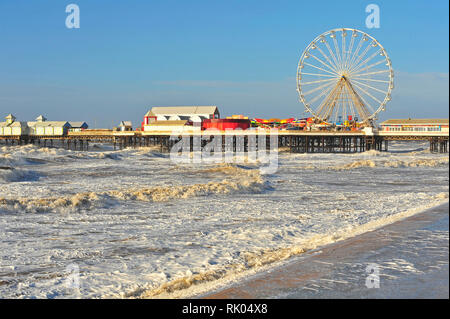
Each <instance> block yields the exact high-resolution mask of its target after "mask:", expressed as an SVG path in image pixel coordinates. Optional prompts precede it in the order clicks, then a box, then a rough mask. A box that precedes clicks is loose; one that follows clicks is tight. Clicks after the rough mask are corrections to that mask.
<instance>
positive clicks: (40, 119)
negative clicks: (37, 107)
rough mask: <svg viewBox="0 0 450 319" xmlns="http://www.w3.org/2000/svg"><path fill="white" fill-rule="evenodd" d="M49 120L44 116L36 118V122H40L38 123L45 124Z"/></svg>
mask: <svg viewBox="0 0 450 319" xmlns="http://www.w3.org/2000/svg"><path fill="white" fill-rule="evenodd" d="M46 120H47V118H45V116H43V115H39V116H38V117H37V118H36V121H38V122H44V121H46Z"/></svg>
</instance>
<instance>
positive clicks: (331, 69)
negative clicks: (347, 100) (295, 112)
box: [297, 28, 394, 123]
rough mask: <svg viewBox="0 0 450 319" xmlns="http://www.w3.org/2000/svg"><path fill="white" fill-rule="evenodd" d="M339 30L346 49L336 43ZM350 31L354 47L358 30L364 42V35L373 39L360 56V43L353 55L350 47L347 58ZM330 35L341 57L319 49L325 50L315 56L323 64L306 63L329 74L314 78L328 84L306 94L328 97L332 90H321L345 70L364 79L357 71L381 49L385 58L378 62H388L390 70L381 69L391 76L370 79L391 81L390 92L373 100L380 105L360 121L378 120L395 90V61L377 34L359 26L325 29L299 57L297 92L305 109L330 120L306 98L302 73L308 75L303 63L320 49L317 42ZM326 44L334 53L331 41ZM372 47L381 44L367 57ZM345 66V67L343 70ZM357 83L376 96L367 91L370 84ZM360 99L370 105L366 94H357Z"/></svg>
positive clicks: (316, 116) (371, 109) (318, 117)
mask: <svg viewBox="0 0 450 319" xmlns="http://www.w3.org/2000/svg"><path fill="white" fill-rule="evenodd" d="M338 32H342V33H341V35H342V38H343V45H344V48H343V49H342V48H339V46H338V45H337V44H336V38H335V37H336V34H337V33H338ZM347 32H349V33H351V34H350V36H351V37H352V40H351V45H352V46H353V44H354V39H353V38H354V37H355V36H354V34H355V33H356V34H358V33H359V34H358V36H359V37H361V39H360V41H359V42H362V41H363V39H364V38H365V39H367V40H364V41H368V40H372V42H371V43H370V44H369V45H367V47H366V49H365V51H366V52H364V54H362V53H361V55H359V56H357V54H359V52H358V51H359V49H361V47H360V45H359V44H358V46H359V48H358V50H357V49H355V51H354V52H353V55H352V52H351V50H352V49H353V48H350V51H349V52H350V54H349V56H347V57H345V59H346V60H344V51H345V37H346V36H347ZM329 35H330V37H331V36H332V35H334V36H335V37H334V38H333V37H331V38H333V42H334V43H333V44H334V47H335V49H336V50H337V52H334V53H336V55H338V56H329V57H325V56H324V53H323V51H322V50H321V51H320V52H321V53H322V56H321V58H318V57H315V56H314V58H315V60H317V61H319V62H320V63H321V64H320V66H321V67H317V66H313V65H311V64H307V65H310V66H312V67H315V68H316V69H320V70H321V71H322V72H325V73H326V74H323V73H322V74H321V75H320V76H321V77H323V78H324V79H323V80H317V81H315V82H316V84H318V83H327V84H324V85H322V84H321V85H320V86H318V87H316V88H314V89H313V90H310V91H308V93H307V94H310V93H312V92H313V91H317V93H318V94H319V96H320V95H322V96H326V95H327V94H328V95H329V94H330V91H328V92H325V91H323V90H322V89H323V88H324V87H325V86H327V85H328V83H330V81H333V79H336V80H337V81H338V78H339V76H342V74H343V72H344V71H346V72H350V73H351V74H350V75H353V77H357V79H360V80H363V79H361V78H359V77H358V76H359V75H357V74H356V73H357V71H358V70H359V69H358V68H357V67H361V66H364V65H365V64H366V63H367V62H368V61H369V60H370V59H371V58H373V57H374V56H375V54H377V53H378V52H380V55H382V56H384V60H381V61H378V62H377V63H376V64H381V63H383V62H386V64H385V65H386V66H387V67H388V69H387V70H385V71H382V72H386V73H388V79H387V80H386V81H381V80H373V79H371V80H372V81H379V82H386V83H388V85H387V91H386V92H382V93H383V94H384V95H385V96H384V99H383V100H382V101H381V100H380V99H374V100H375V101H376V102H377V103H379V105H378V107H377V108H376V109H375V107H372V106H371V107H370V110H368V111H367V112H368V113H367V114H366V116H365V118H363V119H362V120H361V121H360V122H361V123H363V122H370V121H374V120H376V119H377V115H378V113H380V112H381V111H385V110H386V104H387V102H388V101H390V100H391V92H392V89H393V88H394V71H393V69H392V62H391V60H390V58H389V56H388V54H387V52H386V50H385V49H384V47H383V46H382V45H381V44H380V43H379V42H378V41H377V40H376V39H375V38H374V37H372V36H370V35H369V34H367V33H365V32H363V31H360V30H358V29H354V28H336V29H332V30H329V31H326V32H324V33H322V34H321V35H319V36H318V37H316V38H315V39H314V40H313V41H311V43H310V44H309V45H308V46H307V47H306V49H305V50H304V51H303V54H302V55H301V57H300V60H299V63H298V67H297V92H298V94H299V98H300V101H301V102H302V103H303V105H304V106H305V108H306V110H307V111H308V112H310V113H311V114H312V115H313V116H314V117H315V118H316V119H319V120H321V121H325V120H327V119H324V118H321V116H319V114H317V112H316V111H317V110H313V107H312V106H311V105H310V104H309V103H308V101H307V99H306V98H305V94H304V93H305V92H304V91H303V86H304V83H302V75H305V74H308V73H305V72H304V73H302V69H303V66H304V64H305V63H306V62H305V59H306V58H309V57H310V56H312V54H311V53H309V52H310V50H312V49H316V48H318V45H317V43H318V42H319V41H321V40H323V39H325V42H326V40H327V38H326V37H327V36H329ZM322 43H324V42H322ZM374 44H375V45H374ZM326 45H327V48H328V51H329V53H330V54H333V53H332V52H333V50H331V51H330V48H329V43H326ZM336 46H337V47H336ZM371 46H372V47H377V46H378V47H379V50H378V51H377V52H375V54H373V56H370V57H364V55H365V54H366V53H367V51H368V50H370V47H371ZM339 49H342V55H341V56H339ZM319 50H320V48H319ZM347 52H348V51H347ZM324 58H325V61H323V60H321V59H324ZM349 59H350V60H349ZM363 59H365V60H364V62H362V63H361V60H363ZM374 64H375V63H374ZM322 65H323V66H322ZM326 65H327V66H328V68H327V67H326ZM343 67H345V70H344V69H343ZM371 67H372V66H371V65H369V66H365V68H363V70H364V69H366V70H368V69H370V68H371ZM359 71H361V70H359ZM373 73H377V72H373ZM378 73H380V72H378ZM309 74H310V73H309ZM328 74H331V75H328ZM355 74H356V76H355ZM316 75H319V74H316ZM350 79H351V78H350ZM365 80H367V79H365ZM312 83H314V82H309V83H308V84H312ZM356 83H358V84H356ZM356 83H354V85H355V86H357V87H358V88H359V90H360V91H363V92H365V94H366V95H367V96H371V97H372V98H373V95H371V94H370V93H369V92H368V90H369V88H367V87H364V88H362V87H361V85H364V84H361V83H360V82H358V81H356ZM336 85H338V83H337V82H336ZM366 86H367V85H366ZM372 89H375V90H377V91H380V90H379V89H376V88H373V87H372ZM321 90H322V91H321ZM347 90H349V89H347ZM349 93H350V92H349ZM307 94H306V95H307ZM367 96H366V98H367ZM316 98H317V96H316ZM358 98H359V100H360V101H361V103H363V104H368V103H367V102H366V100H365V99H364V97H359V96H358ZM369 106H370V105H369ZM369 113H371V114H370V115H369Z"/></svg>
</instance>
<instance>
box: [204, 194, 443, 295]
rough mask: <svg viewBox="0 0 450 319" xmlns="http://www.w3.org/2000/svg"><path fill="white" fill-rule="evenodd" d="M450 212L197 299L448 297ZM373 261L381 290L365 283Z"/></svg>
mask: <svg viewBox="0 0 450 319" xmlns="http://www.w3.org/2000/svg"><path fill="white" fill-rule="evenodd" d="M448 211H449V202H448V201H447V202H446V203H441V204H439V205H438V206H434V207H432V208H429V209H426V210H424V211H422V212H419V213H417V214H413V215H410V216H408V217H406V218H402V219H400V220H397V221H394V222H393V223H390V224H387V225H384V226H382V227H380V228H377V229H375V230H370V231H368V232H364V233H362V234H358V235H356V236H353V237H350V238H347V239H344V240H341V241H338V242H335V243H331V244H328V245H325V246H323V247H321V248H319V249H317V250H312V251H310V252H307V253H305V254H302V255H299V256H294V257H292V258H291V259H290V260H289V261H288V262H286V263H284V264H282V265H278V266H275V267H272V268H270V269H268V270H265V271H262V272H258V273H256V274H253V275H250V276H248V277H246V278H245V279H243V280H240V281H238V282H234V283H231V284H229V285H228V286H225V287H221V288H219V289H216V290H213V291H210V292H206V293H203V294H201V295H198V296H197V298H206V299H233V298H242V299H246V298H252V299H259V298H448V297H449V288H448V279H449V268H448V256H449V255H448V218H449V217H448ZM372 263H375V264H377V265H379V267H380V268H379V288H378V289H369V288H367V287H366V285H365V283H366V278H367V276H368V272H367V269H366V267H367V265H368V264H372ZM446 283H447V284H446Z"/></svg>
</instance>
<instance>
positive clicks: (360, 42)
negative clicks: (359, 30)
mask: <svg viewBox="0 0 450 319" xmlns="http://www.w3.org/2000/svg"><path fill="white" fill-rule="evenodd" d="M363 42H364V40H363V37H361V38H360V39H359V42H358V45H357V46H356V50H355V52H353V55H352V57H351V59H350V62H349V66H352V65H353V62H354V61H355V59H356V57H357V56H358V53H359V50H361V47H362V44H363Z"/></svg>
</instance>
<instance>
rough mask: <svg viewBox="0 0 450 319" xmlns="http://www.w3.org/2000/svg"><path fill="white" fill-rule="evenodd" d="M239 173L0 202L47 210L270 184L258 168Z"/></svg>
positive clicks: (255, 188) (242, 189)
mask: <svg viewBox="0 0 450 319" xmlns="http://www.w3.org/2000/svg"><path fill="white" fill-rule="evenodd" d="M236 172H239V173H240V175H236V176H233V177H232V178H229V179H224V180H222V181H218V182H208V183H204V184H192V185H175V186H153V187H145V188H130V189H123V190H109V191H104V192H83V193H77V194H74V195H68V196H62V197H50V198H19V199H10V198H1V197H0V206H3V207H6V208H8V207H9V208H13V209H14V210H16V211H27V212H36V211H47V210H55V209H57V210H58V209H79V208H83V209H90V208H92V207H96V206H98V205H102V204H103V205H108V204H110V203H111V201H112V200H125V201H146V202H162V201H168V200H170V199H181V198H190V197H197V196H208V195H216V194H230V193H242V192H249V193H259V192H262V191H263V190H265V189H268V188H269V187H268V186H267V185H266V184H265V183H264V181H263V179H262V177H261V175H260V174H259V172H258V171H257V170H251V171H247V170H244V169H239V168H237V170H236Z"/></svg>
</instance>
